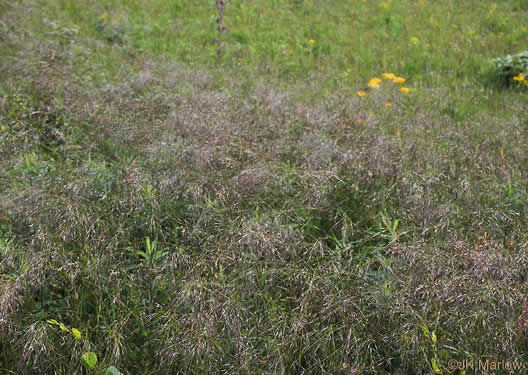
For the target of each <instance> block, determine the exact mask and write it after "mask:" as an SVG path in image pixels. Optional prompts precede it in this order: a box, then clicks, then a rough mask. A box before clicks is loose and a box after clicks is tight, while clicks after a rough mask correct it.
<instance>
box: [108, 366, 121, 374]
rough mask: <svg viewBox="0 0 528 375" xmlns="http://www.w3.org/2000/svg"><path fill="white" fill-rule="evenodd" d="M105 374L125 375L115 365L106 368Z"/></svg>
mask: <svg viewBox="0 0 528 375" xmlns="http://www.w3.org/2000/svg"><path fill="white" fill-rule="evenodd" d="M105 375H123V373H122V372H121V371H119V370H118V369H117V368H115V367H114V366H110V367H108V368H107V369H106V372H105Z"/></svg>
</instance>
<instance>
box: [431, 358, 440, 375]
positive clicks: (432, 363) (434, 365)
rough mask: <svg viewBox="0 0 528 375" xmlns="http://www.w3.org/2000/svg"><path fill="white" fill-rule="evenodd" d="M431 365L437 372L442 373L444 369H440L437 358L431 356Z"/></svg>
mask: <svg viewBox="0 0 528 375" xmlns="http://www.w3.org/2000/svg"><path fill="white" fill-rule="evenodd" d="M431 365H432V366H433V370H434V372H435V374H441V373H442V371H440V369H439V368H438V365H437V364H436V359H434V358H431Z"/></svg>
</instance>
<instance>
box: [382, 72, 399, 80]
mask: <svg viewBox="0 0 528 375" xmlns="http://www.w3.org/2000/svg"><path fill="white" fill-rule="evenodd" d="M381 76H382V77H383V78H385V79H390V80H393V79H395V78H396V76H395V75H394V74H392V73H383V74H382V75H381Z"/></svg>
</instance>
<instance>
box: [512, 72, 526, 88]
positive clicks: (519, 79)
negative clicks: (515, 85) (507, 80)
mask: <svg viewBox="0 0 528 375" xmlns="http://www.w3.org/2000/svg"><path fill="white" fill-rule="evenodd" d="M525 77H526V75H525V74H524V73H519V75H518V76H515V77H513V80H514V81H517V82H520V83H524V84H525V85H526V86H528V80H527V79H526V78H525Z"/></svg>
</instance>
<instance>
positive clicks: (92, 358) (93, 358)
mask: <svg viewBox="0 0 528 375" xmlns="http://www.w3.org/2000/svg"><path fill="white" fill-rule="evenodd" d="M82 359H83V362H84V363H85V364H86V366H88V367H89V368H91V369H92V370H93V369H94V368H95V365H96V364H97V355H96V354H95V353H94V352H86V353H84V354H83V356H82Z"/></svg>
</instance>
